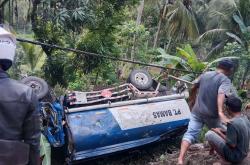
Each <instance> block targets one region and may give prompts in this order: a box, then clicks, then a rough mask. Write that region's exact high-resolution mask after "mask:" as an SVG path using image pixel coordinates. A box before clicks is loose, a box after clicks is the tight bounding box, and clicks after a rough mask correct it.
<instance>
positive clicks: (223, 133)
mask: <svg viewBox="0 0 250 165" xmlns="http://www.w3.org/2000/svg"><path fill="white" fill-rule="evenodd" d="M211 130H212V131H214V132H215V133H217V134H218V135H219V136H220V137H222V138H223V139H226V135H225V134H226V132H225V131H224V130H222V129H221V128H212V129H211Z"/></svg>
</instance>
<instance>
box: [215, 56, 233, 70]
mask: <svg viewBox="0 0 250 165" xmlns="http://www.w3.org/2000/svg"><path fill="white" fill-rule="evenodd" d="M217 67H218V68H221V69H223V70H227V71H230V70H231V69H233V67H234V63H233V61H232V60H230V59H224V60H221V61H219V63H218V66H217Z"/></svg>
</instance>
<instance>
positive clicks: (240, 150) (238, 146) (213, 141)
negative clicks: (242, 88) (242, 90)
mask: <svg viewBox="0 0 250 165" xmlns="http://www.w3.org/2000/svg"><path fill="white" fill-rule="evenodd" d="M225 104H226V107H227V111H228V114H229V115H230V116H231V117H232V119H231V120H229V121H228V123H227V131H226V132H224V131H223V130H221V129H220V128H212V130H210V131H208V132H207V133H206V135H205V138H206V140H207V141H208V142H209V144H210V146H211V147H212V149H214V150H215V151H216V152H217V153H218V154H219V155H220V156H221V157H222V158H223V159H225V160H226V161H229V162H231V163H239V162H241V161H242V160H243V159H244V158H245V157H246V156H247V153H248V148H249V138H250V122H249V120H248V119H247V117H246V116H244V115H243V114H242V113H241V109H242V108H241V107H242V103H241V100H240V99H239V98H237V97H234V96H231V97H229V98H227V99H226V103H225Z"/></svg>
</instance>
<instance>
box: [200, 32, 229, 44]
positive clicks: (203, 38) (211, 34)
mask: <svg viewBox="0 0 250 165" xmlns="http://www.w3.org/2000/svg"><path fill="white" fill-rule="evenodd" d="M227 31H228V29H212V30H208V31H206V32H205V33H203V34H202V35H200V36H199V37H198V39H197V42H203V41H207V40H211V39H214V38H216V37H218V36H223V35H225V34H226V32H227Z"/></svg>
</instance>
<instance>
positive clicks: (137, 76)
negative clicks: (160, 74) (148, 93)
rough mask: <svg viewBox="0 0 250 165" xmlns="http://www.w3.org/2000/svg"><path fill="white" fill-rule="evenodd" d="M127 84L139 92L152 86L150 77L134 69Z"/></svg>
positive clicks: (144, 71) (143, 71)
mask: <svg viewBox="0 0 250 165" xmlns="http://www.w3.org/2000/svg"><path fill="white" fill-rule="evenodd" d="M128 80H129V82H130V83H131V84H133V85H134V86H135V87H136V88H137V89H139V90H146V89H149V88H150V87H151V86H152V84H153V79H152V77H151V75H150V74H149V73H148V72H147V71H146V70H142V69H135V70H132V72H131V73H130V75H129V78H128Z"/></svg>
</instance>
